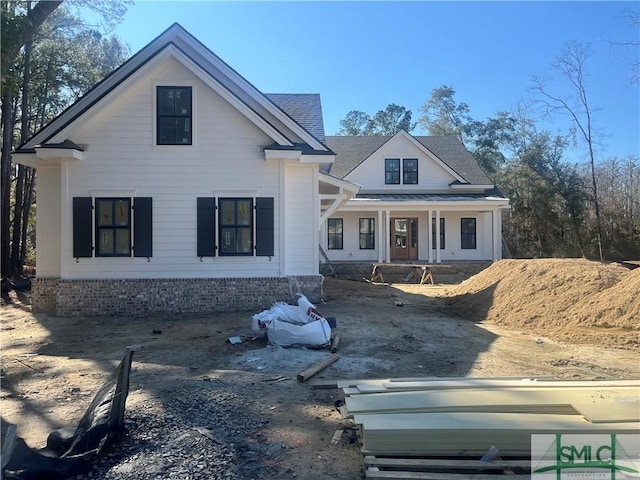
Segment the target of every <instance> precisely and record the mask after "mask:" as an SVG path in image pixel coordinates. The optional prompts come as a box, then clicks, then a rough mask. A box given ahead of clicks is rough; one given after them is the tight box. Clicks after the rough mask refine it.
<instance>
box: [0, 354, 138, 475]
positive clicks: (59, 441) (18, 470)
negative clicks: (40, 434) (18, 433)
mask: <svg viewBox="0 0 640 480" xmlns="http://www.w3.org/2000/svg"><path fill="white" fill-rule="evenodd" d="M133 352H134V350H133V349H132V348H127V351H126V353H125V355H124V358H123V359H122V361H121V362H120V365H118V367H117V368H116V369H115V371H114V372H113V374H112V375H111V377H110V378H109V380H107V382H105V384H104V385H103V386H102V387H101V388H100V390H98V393H97V394H96V396H95V397H94V398H93V401H92V402H91V405H90V406H89V408H88V409H87V411H86V412H85V414H84V416H83V417H82V419H81V420H80V423H79V424H78V426H77V427H76V429H75V432H74V434H73V435H72V436H71V437H69V438H65V436H64V435H62V434H61V433H60V432H62V431H63V430H64V429H61V430H58V431H55V432H52V433H51V434H50V435H49V439H48V441H47V445H48V448H45V449H42V450H38V451H36V450H33V449H32V448H30V447H29V446H28V445H27V444H26V443H25V441H24V440H23V439H21V438H19V437H18V438H16V440H15V444H14V445H13V448H12V449H11V446H10V445H7V444H6V442H4V440H5V439H7V430H8V429H9V427H10V425H8V424H7V423H6V422H4V421H3V422H2V439H3V449H2V454H3V457H5V456H8V457H9V458H8V461H7V459H6V458H3V459H2V464H3V469H2V478H3V479H5V480H59V479H60V480H61V479H65V478H69V477H71V476H74V475H80V474H82V473H84V472H86V471H87V470H88V469H89V468H90V465H91V460H92V459H93V458H95V456H96V455H98V454H99V453H100V452H101V451H102V449H103V448H104V446H105V445H107V443H109V442H110V441H111V440H112V439H113V438H115V436H116V435H117V433H118V432H119V431H120V430H121V429H122V427H123V425H124V410H125V403H126V400H127V395H128V393H129V373H130V372H131V362H132V360H133ZM52 440H55V441H52ZM52 446H55V448H56V449H54V448H51V447H52ZM5 450H7V451H5ZM5 462H6V465H5Z"/></svg>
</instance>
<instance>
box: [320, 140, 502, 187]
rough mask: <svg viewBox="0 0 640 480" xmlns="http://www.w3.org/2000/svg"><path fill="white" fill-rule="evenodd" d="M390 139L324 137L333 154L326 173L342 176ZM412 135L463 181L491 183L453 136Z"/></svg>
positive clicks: (471, 156) (480, 183)
mask: <svg viewBox="0 0 640 480" xmlns="http://www.w3.org/2000/svg"><path fill="white" fill-rule="evenodd" d="M391 138H393V136H391V135H370V136H328V137H326V142H325V143H326V145H327V146H328V147H329V148H330V149H331V150H333V151H334V152H335V154H336V159H335V162H334V164H333V165H332V166H331V170H330V171H329V172H330V173H331V174H332V175H335V176H336V177H339V178H344V177H345V176H347V175H348V174H349V173H350V172H351V171H353V169H355V168H356V167H357V166H358V165H360V164H361V163H362V162H364V161H365V160H366V159H367V158H369V157H370V156H371V155H372V154H373V153H374V152H375V151H377V150H378V149H379V148H380V147H382V146H383V145H384V144H385V143H386V142H388V141H389V140H390V139H391ZM413 138H414V139H415V140H416V141H417V142H419V143H420V144H421V145H422V146H424V148H426V149H427V150H429V151H430V152H431V153H432V154H433V155H435V156H436V157H437V158H438V159H439V160H440V161H441V162H443V163H444V164H445V165H446V166H448V167H449V168H450V169H451V170H453V171H454V172H455V173H457V174H458V176H460V177H462V178H463V179H464V180H465V181H466V182H468V183H470V184H472V185H493V182H492V181H491V180H490V179H489V177H488V176H487V174H486V173H484V171H483V170H482V168H480V165H478V162H477V161H476V159H475V158H474V157H473V155H471V153H470V152H469V151H468V150H467V149H466V148H465V147H464V145H463V144H462V142H461V141H460V140H459V139H458V137H456V136H455V135H442V136H413Z"/></svg>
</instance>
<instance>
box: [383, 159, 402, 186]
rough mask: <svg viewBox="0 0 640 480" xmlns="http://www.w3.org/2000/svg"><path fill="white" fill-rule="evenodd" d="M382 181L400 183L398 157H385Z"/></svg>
mask: <svg viewBox="0 0 640 480" xmlns="http://www.w3.org/2000/svg"><path fill="white" fill-rule="evenodd" d="M384 183H386V184H399V183H400V159H399V158H387V159H385V161H384Z"/></svg>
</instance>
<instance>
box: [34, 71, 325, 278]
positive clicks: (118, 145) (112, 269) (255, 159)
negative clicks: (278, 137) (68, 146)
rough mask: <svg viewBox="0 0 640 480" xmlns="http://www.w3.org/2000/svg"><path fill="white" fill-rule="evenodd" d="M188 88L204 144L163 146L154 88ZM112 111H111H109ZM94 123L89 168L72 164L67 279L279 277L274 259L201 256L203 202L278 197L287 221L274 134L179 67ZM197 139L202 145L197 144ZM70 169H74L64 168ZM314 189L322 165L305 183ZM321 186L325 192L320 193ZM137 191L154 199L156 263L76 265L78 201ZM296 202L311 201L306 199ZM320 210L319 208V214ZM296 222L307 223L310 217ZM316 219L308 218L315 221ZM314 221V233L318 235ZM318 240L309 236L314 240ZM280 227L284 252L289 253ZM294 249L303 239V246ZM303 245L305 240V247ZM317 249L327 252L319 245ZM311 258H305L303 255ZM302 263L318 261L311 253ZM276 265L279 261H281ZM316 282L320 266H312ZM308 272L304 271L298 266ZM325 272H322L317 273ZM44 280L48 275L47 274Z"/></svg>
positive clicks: (88, 129) (152, 78) (308, 172)
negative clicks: (74, 207)
mask: <svg viewBox="0 0 640 480" xmlns="http://www.w3.org/2000/svg"><path fill="white" fill-rule="evenodd" d="M158 83H176V84H177V83H180V84H189V85H192V86H193V91H194V98H197V99H198V100H197V102H198V104H197V108H195V106H194V114H193V121H194V145H192V146H186V147H183V146H179V147H177V146H156V145H154V142H153V129H154V114H153V110H154V109H153V102H154V95H153V89H154V85H156V84H158ZM105 112H107V113H105ZM105 112H103V113H101V114H100V115H96V116H94V117H93V118H92V120H91V121H89V122H86V123H85V124H84V125H83V126H82V127H81V128H80V129H79V131H78V132H77V134H74V141H76V142H77V143H79V144H87V145H89V148H88V149H87V151H86V152H85V154H84V160H82V161H79V162H74V163H73V164H68V165H66V172H67V173H66V175H65V174H64V173H63V179H62V183H63V185H62V188H63V191H67V192H68V196H67V197H66V199H65V200H64V204H63V208H64V209H66V210H67V211H68V213H67V215H65V217H66V218H63V222H64V225H63V235H64V241H63V243H64V245H63V248H62V254H63V258H62V261H63V263H64V267H65V268H64V269H63V270H64V271H63V274H62V276H63V278H76V279H80V278H180V277H185V278H204V277H252V276H279V275H281V274H282V272H281V270H280V265H279V262H278V261H270V259H269V258H268V257H255V256H249V257H236V256H230V257H215V258H204V259H203V261H202V262H201V261H200V258H199V257H197V256H196V216H197V208H196V202H197V197H212V196H216V197H273V198H274V199H275V211H274V217H275V218H274V222H275V225H278V223H279V221H280V217H281V212H280V208H279V205H281V204H282V202H281V201H280V200H279V198H280V196H281V195H284V190H285V189H284V186H283V185H281V182H280V176H279V166H278V164H277V163H275V162H266V161H265V160H264V153H263V151H262V148H263V146H264V145H269V144H271V143H273V140H272V139H271V138H269V137H268V136H267V135H266V134H265V133H264V132H262V131H261V130H260V129H259V128H258V127H256V126H255V125H254V124H253V123H252V122H251V121H249V120H248V119H247V118H246V117H245V116H244V115H242V114H241V113H239V112H238V111H237V110H236V109H235V108H234V107H233V106H231V105H230V104H229V103H227V102H226V101H225V100H224V99H223V98H222V97H220V96H219V95H217V94H216V93H214V92H213V91H212V90H211V89H210V88H209V87H208V86H206V85H204V84H203V83H202V82H200V81H199V80H198V78H197V77H196V76H194V75H193V74H192V73H191V72H189V71H188V70H187V69H185V68H184V67H182V65H181V64H180V63H179V62H177V61H168V62H166V63H163V64H161V66H159V67H158V68H156V69H154V70H152V71H150V72H149V74H148V75H147V76H146V77H145V78H143V79H141V80H140V81H139V83H138V84H136V85H135V86H133V87H132V88H131V89H130V90H128V91H127V92H124V93H123V94H122V95H121V96H119V97H118V98H117V100H115V101H114V102H113V103H112V104H111V105H109V108H108V109H106V111H105ZM196 138H197V139H196ZM63 169H65V167H63ZM297 180H298V181H300V180H305V182H306V185H311V184H312V183H313V167H312V166H308V167H307V168H306V169H304V170H303V172H301V174H300V175H299V176H298V177H297ZM316 188H317V187H316ZM122 190H126V191H132V192H134V195H133V196H139V197H153V258H151V259H150V261H149V262H147V259H146V258H133V257H132V258H92V259H80V260H79V261H78V262H76V261H75V259H74V258H72V249H71V214H70V212H71V202H72V198H73V197H76V196H91V192H93V191H100V192H101V193H102V194H103V195H104V194H108V193H109V192H111V191H114V196H117V191H122ZM289 195H291V197H289V198H287V201H286V204H287V205H289V204H291V205H299V207H296V208H299V209H300V210H302V209H306V212H310V211H313V207H312V205H313V200H312V197H311V196H312V195H313V191H311V192H310V193H309V192H306V191H304V192H302V191H301V190H300V189H298V188H294V189H292V190H291V191H289ZM296 195H302V197H303V198H301V199H298V198H296ZM310 204H311V206H309V205H310ZM292 215H293V216H294V217H300V218H302V217H305V215H303V214H302V213H301V212H299V211H295V212H293V213H292ZM308 216H309V215H308V214H307V215H306V217H308ZM312 222H313V219H309V220H308V226H307V225H305V226H304V228H305V230H306V231H308V232H311V231H312V230H313V226H312ZM307 235H308V234H307ZM279 241H280V238H279V235H278V228H277V227H276V233H275V251H276V254H277V253H278V252H279V251H280V250H279V247H278V245H279V244H278V242H279ZM293 241H294V242H296V241H298V243H301V242H300V241H299V240H296V239H295V238H294V240H293ZM302 243H303V242H302ZM316 249H317V244H316ZM303 252H304V253H303ZM303 252H300V253H298V255H307V256H308V258H311V259H312V258H313V253H312V252H310V251H309V249H308V245H305V250H304V251H303ZM271 260H272V259H271ZM296 261H297V262H298V263H300V264H302V263H304V264H305V268H307V270H305V271H304V273H305V274H310V273H311V272H310V271H309V269H308V268H309V265H310V264H311V263H312V261H311V260H307V261H302V260H301V259H296ZM297 270H298V271H300V270H303V269H302V268H298V269H297ZM315 271H317V266H316V268H315ZM39 273H40V272H39Z"/></svg>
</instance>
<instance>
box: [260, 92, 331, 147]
mask: <svg viewBox="0 0 640 480" xmlns="http://www.w3.org/2000/svg"><path fill="white" fill-rule="evenodd" d="M265 97H267V98H268V99H269V100H271V101H272V102H273V103H275V104H276V106H278V107H279V108H280V110H282V111H283V112H284V113H286V114H287V115H289V116H290V117H291V118H292V119H293V120H294V121H295V122H296V123H298V124H299V125H300V126H302V127H303V128H304V129H305V130H306V131H307V132H309V133H310V134H311V135H313V136H314V137H316V138H317V139H318V140H320V141H321V142H322V143H324V141H325V136H324V121H323V118H322V103H321V102H320V95H319V94H317V93H265Z"/></svg>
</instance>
